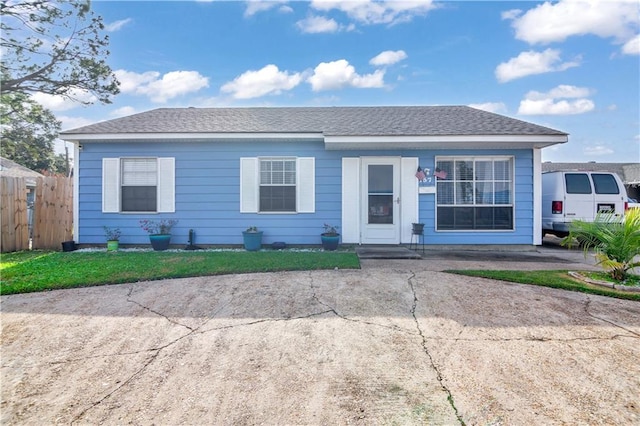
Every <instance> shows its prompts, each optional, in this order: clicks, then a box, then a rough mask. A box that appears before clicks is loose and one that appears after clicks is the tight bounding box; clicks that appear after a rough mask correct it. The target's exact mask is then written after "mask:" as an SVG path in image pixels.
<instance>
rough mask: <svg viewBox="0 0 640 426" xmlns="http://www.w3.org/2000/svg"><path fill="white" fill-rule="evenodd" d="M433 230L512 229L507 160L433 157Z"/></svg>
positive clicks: (510, 174)
mask: <svg viewBox="0 0 640 426" xmlns="http://www.w3.org/2000/svg"><path fill="white" fill-rule="evenodd" d="M434 174H435V176H436V177H437V178H438V180H437V229H438V230H439V231H450V230H512V229H513V159H512V158H511V157H471V158H467V157H464V158H463V157H439V158H436V171H435V173H434Z"/></svg>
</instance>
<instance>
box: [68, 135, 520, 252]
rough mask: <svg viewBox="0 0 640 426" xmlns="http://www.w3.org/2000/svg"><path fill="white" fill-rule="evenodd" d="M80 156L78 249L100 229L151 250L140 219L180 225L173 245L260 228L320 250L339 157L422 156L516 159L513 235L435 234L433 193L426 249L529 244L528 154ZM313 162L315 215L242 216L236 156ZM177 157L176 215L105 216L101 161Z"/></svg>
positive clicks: (240, 151)
mask: <svg viewBox="0 0 640 426" xmlns="http://www.w3.org/2000/svg"><path fill="white" fill-rule="evenodd" d="M83 145H84V147H83V150H82V151H81V152H80V158H79V187H78V192H79V208H80V212H79V218H78V220H79V237H78V238H77V240H78V242H79V243H82V244H102V243H104V242H105V237H104V232H103V228H102V227H103V226H104V225H107V226H110V227H119V228H120V229H121V230H122V237H121V239H120V242H121V243H122V244H148V242H149V240H148V237H147V235H146V233H145V232H144V231H143V230H142V229H141V228H140V227H139V224H138V223H139V220H141V219H160V218H175V219H179V222H178V224H177V225H176V226H175V227H174V229H173V232H172V234H173V237H172V243H174V244H187V241H188V233H189V229H194V230H195V232H196V244H203V245H207V244H214V245H216V244H219V245H228V244H242V235H241V231H243V230H245V229H246V228H247V227H249V226H257V227H258V228H260V229H261V230H262V231H264V238H263V243H265V244H270V243H272V242H274V241H285V242H287V243H288V244H319V243H320V233H321V232H322V225H323V224H324V223H332V224H338V225H339V224H340V223H341V190H342V185H341V169H342V157H343V156H349V157H354V156H387V155H388V156H406V157H419V158H420V163H421V164H434V160H435V156H447V155H513V156H515V158H516V161H515V188H516V193H515V203H516V213H515V217H516V219H515V223H516V229H515V231H509V232H436V231H435V211H434V208H435V201H434V195H433V194H421V195H420V196H419V200H420V204H419V214H420V221H421V222H424V223H425V239H426V243H428V244H491V243H496V244H531V243H532V241H533V233H532V226H533V218H532V214H533V178H532V172H533V155H532V152H531V151H530V150H502V151H493V150H474V151H471V150H465V151H455V150H442V151H416V150H396V151H326V150H325V149H324V144H323V143H322V142H296V143H292V142H238V141H226V142H225V141H216V142H185V141H174V142H138V141H132V142H128V143H126V142H117V143H113V142H111V143H100V142H91V143H84V144H83ZM270 155H272V156H297V157H315V159H316V160H315V172H316V211H315V213H311V214H246V213H240V171H239V165H240V158H241V157H253V156H270ZM127 156H152V157H175V159H176V170H175V172H176V179H175V184H176V187H175V191H176V192H175V197H176V212H175V213H172V214H157V215H155V214H114V213H102V159H103V158H109V157H127Z"/></svg>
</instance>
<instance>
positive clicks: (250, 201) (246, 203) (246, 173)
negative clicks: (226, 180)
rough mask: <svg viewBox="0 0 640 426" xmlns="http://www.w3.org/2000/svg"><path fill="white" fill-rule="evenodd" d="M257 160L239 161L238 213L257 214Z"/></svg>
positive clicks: (242, 159)
mask: <svg viewBox="0 0 640 426" xmlns="http://www.w3.org/2000/svg"><path fill="white" fill-rule="evenodd" d="M258 167H259V164H258V159H257V158H241V159H240V213H258V196H259V192H260V191H259V189H260V187H259V185H258V170H259V169H258Z"/></svg>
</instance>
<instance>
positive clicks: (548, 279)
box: [445, 269, 640, 301]
mask: <svg viewBox="0 0 640 426" xmlns="http://www.w3.org/2000/svg"><path fill="white" fill-rule="evenodd" d="M445 272H449V273H452V274H458V275H465V276H470V277H482V278H491V279H494V280H502V281H509V282H513V283H520V284H532V285H539V286H543V287H552V288H560V289H563V290H570V291H579V292H582V293H589V294H597V295H600V296H609V297H616V298H618V299H627V300H637V301H640V293H631V292H624V291H618V290H615V289H610V288H606V287H601V286H597V285H592V284H588V283H585V282H583V281H580V280H577V279H575V278H573V277H571V276H570V275H569V274H568V271H496V270H486V271H485V270H475V269H470V270H448V271H445Z"/></svg>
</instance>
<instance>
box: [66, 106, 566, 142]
mask: <svg viewBox="0 0 640 426" xmlns="http://www.w3.org/2000/svg"><path fill="white" fill-rule="evenodd" d="M108 133H111V134H126V133H322V134H324V135H325V136H425V135H428V136H445V135H447V136H450V135H531V136H547V135H549V136H557V135H566V133H563V132H560V131H558V130H554V129H550V128H547V127H543V126H538V125H536V124H532V123H528V122H526V121H521V120H517V119H514V118H510V117H505V116H503V115H499V114H494V113H490V112H486V111H482V110H478V109H474V108H471V107H467V106H398V107H288V108H160V109H155V110H151V111H147V112H143V113H140V114H134V115H131V116H128V117H122V118H117V119H114V120H109V121H103V122H100V123H96V124H92V125H89V126H84V127H80V128H77V129H72V130H67V131H65V132H63V133H62V135H63V136H72V135H78V134H108Z"/></svg>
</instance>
